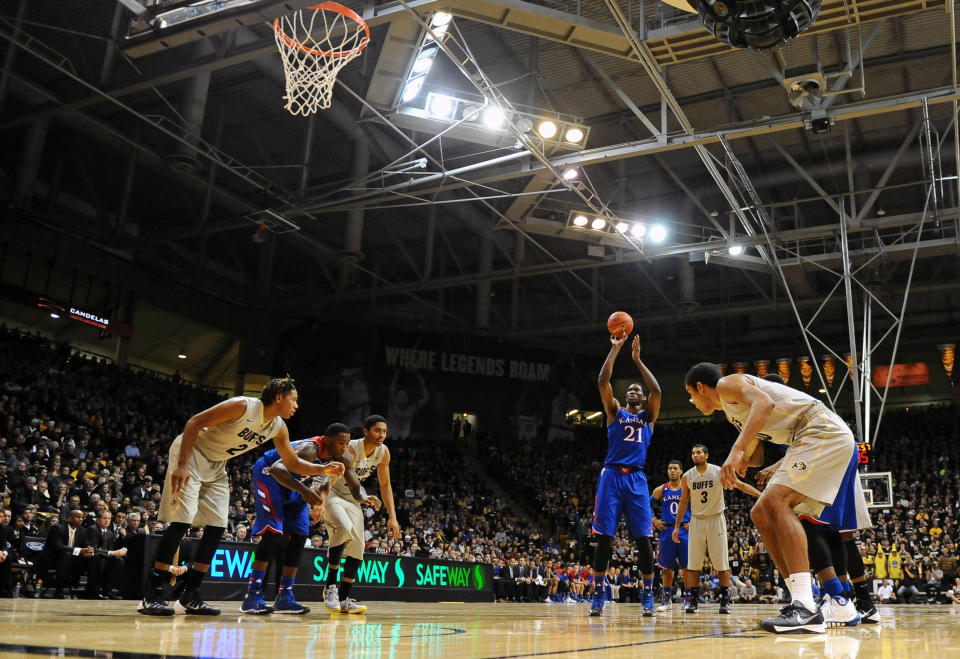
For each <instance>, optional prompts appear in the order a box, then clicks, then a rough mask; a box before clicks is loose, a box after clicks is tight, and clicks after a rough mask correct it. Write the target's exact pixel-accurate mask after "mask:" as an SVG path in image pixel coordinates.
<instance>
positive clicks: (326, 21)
mask: <svg viewBox="0 0 960 659" xmlns="http://www.w3.org/2000/svg"><path fill="white" fill-rule="evenodd" d="M314 33H316V35H314ZM273 34H274V36H275V37H276V41H277V47H278V48H279V49H280V54H281V55H282V56H283V73H284V76H285V78H286V82H287V90H286V91H287V93H286V94H285V95H284V97H283V98H284V99H285V100H286V104H285V106H284V107H286V108H287V110H288V111H289V112H290V113H291V114H300V115H303V116H307V115H309V114H313V113H314V112H316V111H317V109H326V108H328V107H330V102H331V100H332V97H333V83H334V82H336V79H337V73H339V72H340V69H342V68H343V67H345V66H346V65H347V64H349V63H350V62H351V61H352V60H353V59H354V58H355V57H356V56H357V55H359V54H360V53H361V52H363V49H364V48H366V47H367V44H369V43H370V27H369V26H368V25H367V22H366V21H365V20H363V19H362V18H361V17H360V15H359V14H357V13H356V12H355V11H353V10H352V9H350V8H349V7H344V6H343V5H341V4H338V3H336V2H321V3H320V4H318V5H313V6H312V7H307V8H306V9H302V10H300V11H295V12H293V13H292V14H287V15H286V16H280V17H279V18H275V19H274V20H273Z"/></svg>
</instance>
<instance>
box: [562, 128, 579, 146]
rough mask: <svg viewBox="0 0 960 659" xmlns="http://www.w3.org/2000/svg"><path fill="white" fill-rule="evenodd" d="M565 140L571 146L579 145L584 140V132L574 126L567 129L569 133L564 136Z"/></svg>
mask: <svg viewBox="0 0 960 659" xmlns="http://www.w3.org/2000/svg"><path fill="white" fill-rule="evenodd" d="M563 139H564V140H566V141H567V142H570V143H571V144H579V143H580V141H581V140H582V139H583V131H582V130H580V129H579V128H577V127H576V126H573V127H571V128H568V129H567V132H566V133H564V135H563Z"/></svg>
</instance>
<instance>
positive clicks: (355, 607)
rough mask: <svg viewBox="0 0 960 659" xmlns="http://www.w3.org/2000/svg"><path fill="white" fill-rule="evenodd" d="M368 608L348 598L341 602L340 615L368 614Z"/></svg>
mask: <svg viewBox="0 0 960 659" xmlns="http://www.w3.org/2000/svg"><path fill="white" fill-rule="evenodd" d="M366 612H367V607H366V605H365V604H361V603H360V602H358V601H357V600H355V599H351V598H349V597H348V598H346V599H344V600H343V601H342V602H340V613H366Z"/></svg>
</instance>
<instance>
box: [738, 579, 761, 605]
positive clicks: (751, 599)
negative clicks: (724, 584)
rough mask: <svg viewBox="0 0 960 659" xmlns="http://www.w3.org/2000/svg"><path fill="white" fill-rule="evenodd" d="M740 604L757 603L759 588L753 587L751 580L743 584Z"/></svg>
mask: <svg viewBox="0 0 960 659" xmlns="http://www.w3.org/2000/svg"><path fill="white" fill-rule="evenodd" d="M740 602H741V603H743V604H756V603H757V587H756V586H754V585H753V580H752V579H750V578H748V579H747V580H746V581H744V582H743V588H741V589H740Z"/></svg>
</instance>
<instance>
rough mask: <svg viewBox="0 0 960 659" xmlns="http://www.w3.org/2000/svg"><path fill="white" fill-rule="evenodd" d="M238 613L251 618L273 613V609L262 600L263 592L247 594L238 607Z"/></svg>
mask: <svg viewBox="0 0 960 659" xmlns="http://www.w3.org/2000/svg"><path fill="white" fill-rule="evenodd" d="M240 613H247V614H249V615H252V616H265V615H269V614H271V613H273V607H272V606H270V605H269V604H267V603H266V602H265V601H264V600H263V591H262V590H258V591H256V592H253V593H251V592H248V593H247V596H246V597H244V598H243V603H242V604H241V605H240Z"/></svg>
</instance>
